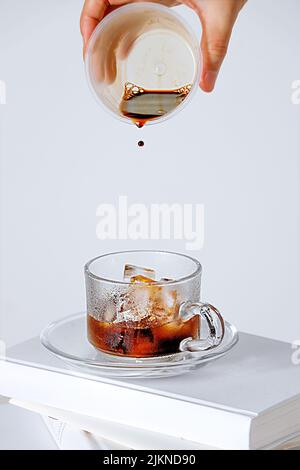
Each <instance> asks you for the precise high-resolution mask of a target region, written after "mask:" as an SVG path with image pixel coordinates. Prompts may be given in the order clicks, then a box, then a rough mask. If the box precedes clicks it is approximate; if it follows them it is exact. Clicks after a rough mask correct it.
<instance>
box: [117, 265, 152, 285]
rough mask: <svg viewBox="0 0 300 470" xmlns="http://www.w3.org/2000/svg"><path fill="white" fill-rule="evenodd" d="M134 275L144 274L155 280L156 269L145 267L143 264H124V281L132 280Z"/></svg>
mask: <svg viewBox="0 0 300 470" xmlns="http://www.w3.org/2000/svg"><path fill="white" fill-rule="evenodd" d="M133 276H144V277H147V278H149V279H152V280H153V281H154V280H155V271H154V269H151V268H144V267H142V266H135V265H133V264H125V266H124V276H123V279H124V281H130V279H131V277H133Z"/></svg>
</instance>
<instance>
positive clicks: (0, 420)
mask: <svg viewBox="0 0 300 470" xmlns="http://www.w3.org/2000/svg"><path fill="white" fill-rule="evenodd" d="M0 450H57V446H56V445H55V443H54V441H53V438H52V437H51V436H50V434H49V431H48V430H47V428H46V426H45V424H44V422H43V420H42V418H41V417H40V416H39V415H38V414H36V413H32V412H31V411H27V410H25V409H22V408H18V407H16V406H13V405H9V404H6V405H5V404H0Z"/></svg>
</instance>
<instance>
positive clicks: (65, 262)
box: [0, 0, 300, 344]
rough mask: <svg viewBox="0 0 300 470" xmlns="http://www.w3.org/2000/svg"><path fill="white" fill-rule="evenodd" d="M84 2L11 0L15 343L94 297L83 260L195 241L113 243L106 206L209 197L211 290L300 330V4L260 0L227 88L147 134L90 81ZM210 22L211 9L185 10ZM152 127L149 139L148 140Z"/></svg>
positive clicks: (254, 317)
mask: <svg viewBox="0 0 300 470" xmlns="http://www.w3.org/2000/svg"><path fill="white" fill-rule="evenodd" d="M82 3H83V2H82V1H81V0H51V1H50V0H42V1H41V0H26V1H25V0H0V80H5V82H6V85H7V104H6V105H0V116H1V121H0V126H1V127H0V156H1V212H0V214H1V321H0V333H1V334H0V337H2V338H4V339H5V340H6V341H7V343H8V344H12V343H15V342H18V341H22V340H24V339H27V338H29V337H31V336H33V335H37V334H38V333H39V331H40V329H41V328H42V327H43V326H44V325H45V324H46V323H47V322H49V321H52V320H54V319H57V318H60V317H62V316H64V315H66V314H70V313H72V312H75V311H79V310H84V308H85V291H84V279H83V272H82V271H83V265H84V263H85V262H86V261H87V260H88V259H90V258H92V257H94V256H96V255H98V254H101V253H104V252H108V251H112V250H118V249H130V248H148V249H149V248H159V249H168V250H176V251H181V252H184V251H185V244H184V243H183V242H182V241H172V240H171V241H162V242H151V241H149V242H148V241H146V242H145V241H144V242H142V241H141V242H133V241H130V240H129V241H116V240H115V241H99V240H97V238H96V222H97V219H96V208H97V206H98V205H99V204H100V203H102V202H107V203H116V202H117V197H118V195H120V194H123V195H127V196H128V200H129V203H134V202H140V203H145V204H149V203H162V202H167V203H172V202H185V203H203V204H204V205H205V243H204V247H203V249H202V250H201V252H189V254H191V255H193V256H196V257H198V258H199V259H200V261H201V263H202V264H203V267H204V274H203V290H202V292H203V294H202V296H203V299H205V300H209V301H210V302H211V303H215V304H216V305H217V306H218V307H219V308H220V309H221V310H222V312H223V314H224V316H225V317H226V318H227V319H228V320H229V321H231V322H233V323H235V324H236V326H237V327H238V328H239V329H240V330H244V331H246V332H250V333H255V334H259V335H264V336H268V337H273V338H278V339H282V340H287V341H292V340H294V339H297V338H300V314H299V311H300V308H299V307H300V305H299V304H300V302H299V280H300V279H299V278H300V273H299V265H300V258H299V245H300V243H299V236H300V233H299V154H300V142H299V116H300V105H298V106H297V105H293V104H292V103H291V94H292V90H291V85H292V82H293V81H294V80H296V79H300V60H299V52H300V51H299V44H300V29H299V15H300V2H299V1H298V0H249V2H248V4H247V5H246V7H245V9H244V10H243V11H242V13H241V16H240V18H239V21H238V23H237V25H236V27H235V31H234V34H233V38H232V42H231V47H230V51H229V54H228V57H227V59H226V62H225V63H224V66H223V68H222V72H221V74H220V77H219V81H218V84H217V88H216V90H215V92H214V93H213V94H210V95H206V94H205V93H203V92H201V91H200V90H199V92H198V94H197V95H196V97H195V98H194V99H193V101H192V102H191V103H190V104H189V105H188V106H187V107H186V108H185V110H184V111H183V112H182V113H180V114H179V115H178V116H176V117H174V118H173V119H171V120H169V121H167V122H165V123H163V124H161V125H156V126H150V127H148V128H145V129H143V130H138V129H136V128H135V127H134V126H127V125H125V124H123V123H120V122H118V121H117V120H114V119H112V118H111V117H110V116H109V115H107V114H106V113H105V112H104V111H103V110H102V109H101V108H100V107H99V106H98V105H97V103H96V102H95V101H94V100H93V98H92V96H91V95H90V92H89V90H88V87H87V84H86V81H85V76H84V69H83V62H82V55H81V37H80V34H79V16H80V10H81V6H82ZM178 11H179V13H182V14H183V15H184V16H185V17H186V18H187V19H188V21H190V23H191V24H192V26H193V27H194V28H195V29H196V31H197V33H198V35H199V33H200V28H199V22H198V19H197V17H196V16H195V15H194V14H193V13H192V12H191V11H189V10H188V9H187V8H183V7H180V8H179V9H178ZM140 138H144V140H145V147H144V148H143V149H140V148H137V145H136V143H137V140H139V139H140Z"/></svg>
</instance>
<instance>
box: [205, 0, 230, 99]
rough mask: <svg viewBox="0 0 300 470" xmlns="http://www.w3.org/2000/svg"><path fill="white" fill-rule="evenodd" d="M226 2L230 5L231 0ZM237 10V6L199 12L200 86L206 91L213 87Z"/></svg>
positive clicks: (225, 51) (224, 54)
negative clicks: (200, 31)
mask: <svg viewBox="0 0 300 470" xmlns="http://www.w3.org/2000/svg"><path fill="white" fill-rule="evenodd" d="M227 4H228V5H229V4H231V5H232V2H227ZM223 5H225V3H223ZM236 5H237V3H236ZM238 12H239V9H237V8H223V9H219V8H216V9H214V8H211V10H210V11H206V12H205V13H204V14H203V13H202V14H200V20H201V23H202V38H201V52H202V60H203V65H202V74H201V80H200V86H201V88H202V89H203V90H204V91H206V92H210V91H212V90H213V89H214V86H215V83H216V80H217V77H218V74H219V71H220V68H221V65H222V63H223V60H224V58H225V56H226V53H227V49H228V45H229V41H230V37H231V33H232V29H233V26H234V23H235V21H236V18H237V15H238Z"/></svg>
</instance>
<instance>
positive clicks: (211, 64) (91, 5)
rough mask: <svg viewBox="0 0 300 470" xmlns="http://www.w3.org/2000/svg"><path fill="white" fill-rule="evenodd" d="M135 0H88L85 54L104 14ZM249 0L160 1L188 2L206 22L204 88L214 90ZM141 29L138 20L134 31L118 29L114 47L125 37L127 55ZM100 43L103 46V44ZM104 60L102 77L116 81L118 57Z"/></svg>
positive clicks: (84, 21) (84, 15)
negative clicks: (232, 37) (243, 10)
mask: <svg viewBox="0 0 300 470" xmlns="http://www.w3.org/2000/svg"><path fill="white" fill-rule="evenodd" d="M133 1H135V0H85V3H84V6H83V10H82V13H81V18H80V30H81V34H82V37H83V43H84V46H83V47H84V54H85V51H86V47H87V44H88V40H89V38H90V37H91V34H92V32H93V31H94V29H95V28H96V26H97V25H98V23H99V22H100V21H101V20H102V19H103V18H104V16H106V15H107V14H108V13H110V12H111V11H112V10H114V9H115V8H117V7H119V6H121V5H124V4H126V3H133ZM137 1H138V0H137ZM246 1H247V0H181V1H180V2H177V1H173V0H163V1H158V2H157V3H162V4H164V5H167V6H175V5H178V4H179V3H182V4H185V5H187V6H189V7H190V8H192V9H193V10H194V11H195V12H196V13H197V15H198V16H199V18H200V21H201V24H202V38H201V52H202V61H203V64H202V73H201V78H200V86H201V88H202V90H204V91H207V92H210V91H212V90H213V89H214V86H215V82H216V79H217V76H218V73H219V70H220V67H221V65H222V62H223V60H224V58H225V55H226V52H227V48H228V44H229V41H230V37H231V33H232V29H233V26H234V23H235V21H236V19H237V16H238V14H239V12H240V10H241V8H242V7H243V6H244V4H245V3H246ZM141 30H143V25H141V24H139V25H138V24H135V23H134V26H133V28H131V30H130V35H128V34H127V32H123V33H120V31H118V32H117V31H116V30H115V31H114V37H110V44H111V45H110V47H111V50H113V49H114V48H115V47H116V44H117V43H119V42H120V41H121V43H122V47H121V48H120V54H121V56H122V57H126V55H127V54H128V53H129V51H130V47H131V45H132V43H133V41H134V38H135V37H137V35H138V33H139V32H140V31H141ZM122 34H123V35H122ZM99 47H101V44H100V45H99ZM111 50H110V51H109V54H108V55H107V56H108V57H112V56H114V54H111ZM103 62H104V64H106V65H102V69H100V70H99V79H100V80H104V81H106V82H107V83H112V82H113V81H114V79H115V75H116V68H115V61H113V62H112V61H110V62H108V61H105V60H104V61H103Z"/></svg>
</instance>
